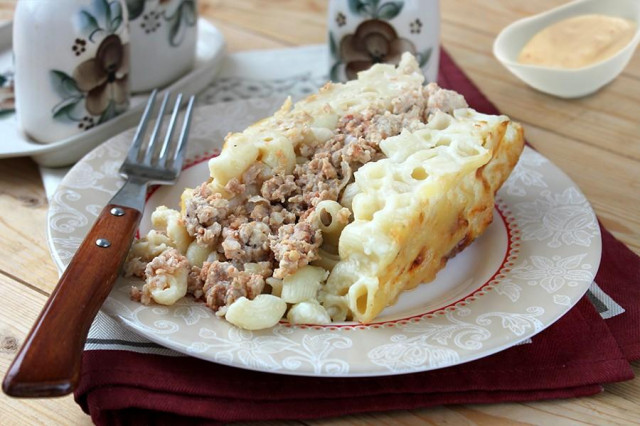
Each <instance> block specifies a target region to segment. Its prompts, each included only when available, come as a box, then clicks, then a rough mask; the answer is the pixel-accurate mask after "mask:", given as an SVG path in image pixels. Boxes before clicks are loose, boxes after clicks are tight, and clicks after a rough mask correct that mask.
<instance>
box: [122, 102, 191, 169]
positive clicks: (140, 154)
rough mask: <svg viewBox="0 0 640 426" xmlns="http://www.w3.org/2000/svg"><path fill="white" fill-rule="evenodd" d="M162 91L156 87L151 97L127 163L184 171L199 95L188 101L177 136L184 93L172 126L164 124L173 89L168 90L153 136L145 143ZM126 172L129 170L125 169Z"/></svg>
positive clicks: (176, 109)
mask: <svg viewBox="0 0 640 426" xmlns="http://www.w3.org/2000/svg"><path fill="white" fill-rule="evenodd" d="M157 94H158V91H157V89H156V90H154V91H153V92H152V93H151V95H150V96H149V100H148V102H147V106H146V107H145V110H144V113H143V115H142V118H141V120H140V124H139V125H138V128H137V130H136V133H135V136H134V138H133V144H132V145H131V149H130V150H129V154H128V155H127V159H126V161H125V164H123V169H124V168H125V166H134V165H137V166H142V167H144V168H160V169H165V170H166V171H168V170H170V171H171V172H173V173H175V174H176V176H177V173H179V172H180V168H181V166H182V161H183V158H184V150H185V147H186V143H185V142H186V139H187V136H188V134H189V127H190V122H191V115H192V110H193V104H194V101H195V97H194V96H191V97H190V98H189V101H188V105H187V109H186V112H185V114H184V119H183V122H182V130H181V131H180V135H179V137H178V138H174V136H173V134H174V133H175V129H176V127H177V122H178V118H179V115H180V106H181V104H182V98H183V95H182V93H179V94H178V95H177V96H176V99H175V103H174V107H173V111H172V113H171V119H170V120H169V124H168V126H166V127H165V126H163V122H164V116H165V112H166V109H167V104H168V103H169V98H170V97H171V92H169V91H168V90H167V91H166V92H165V94H164V97H163V99H162V102H161V104H160V109H159V110H158V113H157V114H156V119H155V124H154V126H153V130H152V132H151V136H150V137H149V139H148V140H147V141H146V143H145V136H146V133H147V127H148V125H149V122H150V121H151V116H152V114H153V109H154V106H155V102H156V97H157ZM163 130H164V141H163V142H162V143H159V142H158V141H159V139H160V138H161V133H162V132H163ZM123 171H124V172H125V173H126V170H123Z"/></svg>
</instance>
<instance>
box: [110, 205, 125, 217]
mask: <svg viewBox="0 0 640 426" xmlns="http://www.w3.org/2000/svg"><path fill="white" fill-rule="evenodd" d="M109 213H111V214H112V215H114V216H124V210H123V209H121V208H120V207H114V208H112V209H111V210H110V211H109Z"/></svg>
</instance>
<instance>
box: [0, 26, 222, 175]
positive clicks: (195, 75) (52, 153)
mask: <svg viewBox="0 0 640 426" xmlns="http://www.w3.org/2000/svg"><path fill="white" fill-rule="evenodd" d="M11 44H12V23H11V22H8V23H6V24H4V25H0V73H3V72H7V71H9V70H13V61H12V58H11ZM224 51H225V40H224V37H223V35H222V33H220V31H218V29H217V28H216V27H215V26H213V25H212V24H210V23H209V22H207V21H206V20H204V19H199V20H198V40H197V44H196V62H195V65H194V67H193V69H192V70H191V71H190V72H189V73H188V74H186V75H184V76H182V77H181V78H179V79H178V80H176V81H174V82H173V83H171V84H170V85H169V86H168V87H166V89H168V90H171V91H172V92H173V93H178V92H182V93H183V94H184V95H185V99H187V98H188V97H189V96H190V95H195V94H198V93H199V92H201V91H202V90H204V88H205V87H207V85H208V84H209V83H210V82H211V81H212V80H213V78H214V77H215V76H216V74H217V72H218V70H219V69H220V66H221V65H222V59H223V57H224ZM147 98H148V93H143V94H138V95H135V96H132V97H131V106H130V107H129V110H127V111H126V112H125V113H123V114H121V115H119V116H117V117H115V118H114V119H112V120H109V121H107V122H106V123H103V124H101V125H100V126H96V127H94V128H92V129H90V130H87V131H85V132H83V133H79V134H77V135H74V136H72V137H69V138H66V139H63V140H60V141H57V142H53V143H48V144H41V143H37V142H34V141H32V140H31V139H29V138H28V137H27V136H26V135H25V134H24V133H22V132H21V131H20V130H19V129H18V122H17V120H16V116H15V114H14V113H4V114H0V134H1V135H2V140H0V159H2V158H11V157H21V156H30V157H32V158H33V159H34V160H35V161H36V162H37V163H38V164H40V165H42V166H47V167H62V166H67V165H70V164H73V163H75V162H76V161H78V160H79V159H80V158H82V156H84V155H85V154H86V153H88V152H89V151H91V150H92V149H93V148H95V147H96V146H98V145H99V144H101V143H102V142H104V141H106V140H107V139H109V138H111V137H112V136H115V135H117V134H118V133H121V132H122V131H124V130H126V129H128V128H130V127H133V126H135V125H136V124H137V122H138V120H139V119H140V116H141V115H142V111H143V109H144V106H145V104H146V103H147Z"/></svg>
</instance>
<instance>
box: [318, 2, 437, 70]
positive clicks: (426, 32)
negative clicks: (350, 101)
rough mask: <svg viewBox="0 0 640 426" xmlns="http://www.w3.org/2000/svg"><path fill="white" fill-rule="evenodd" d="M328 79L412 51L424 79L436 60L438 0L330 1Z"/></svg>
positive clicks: (393, 60)
mask: <svg viewBox="0 0 640 426" xmlns="http://www.w3.org/2000/svg"><path fill="white" fill-rule="evenodd" d="M327 24H328V25H327V27H328V30H329V31H328V33H329V34H328V36H329V50H330V64H329V78H331V79H332V80H333V81H346V80H351V79H354V78H356V76H357V73H358V72H359V71H363V70H365V69H368V68H369V67H371V65H373V64H376V63H389V64H396V65H397V64H398V62H399V61H400V56H402V53H404V52H411V53H412V54H413V55H414V56H415V57H416V59H417V60H418V63H419V64H420V67H421V68H422V70H423V72H424V74H425V77H426V80H427V81H436V79H437V76H438V63H439V59H440V44H439V43H440V2H439V0H331V1H330V3H329V10H328V21H327Z"/></svg>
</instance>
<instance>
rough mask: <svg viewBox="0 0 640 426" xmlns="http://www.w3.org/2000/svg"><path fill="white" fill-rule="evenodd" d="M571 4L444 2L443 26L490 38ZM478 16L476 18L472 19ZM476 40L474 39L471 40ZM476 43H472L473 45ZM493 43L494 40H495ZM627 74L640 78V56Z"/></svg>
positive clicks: (558, 0)
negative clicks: (529, 18)
mask: <svg viewBox="0 0 640 426" xmlns="http://www.w3.org/2000/svg"><path fill="white" fill-rule="evenodd" d="M564 3H568V1H563V0H537V1H529V2H527V1H508V0H494V1H490V2H482V3H478V2H477V1H476V0H447V1H441V2H440V8H441V18H442V21H443V26H445V25H446V24H448V23H454V24H457V25H459V26H464V27H467V28H469V29H470V30H472V31H473V32H474V33H476V34H485V35H490V36H491V37H492V38H494V37H495V36H497V35H498V33H499V32H500V31H501V30H502V29H503V28H504V27H506V26H507V25H509V24H511V23H512V22H514V21H516V20H518V19H522V18H526V17H529V16H532V15H535V14H538V13H542V12H544V11H547V10H550V9H553V8H555V7H557V6H561V5H562V4H564ZM469 16H474V17H475V19H469ZM471 40H473V41H475V39H474V38H470V39H469V41H471ZM469 44H472V43H469ZM492 44H493V41H492ZM623 75H626V76H629V77H632V78H635V79H640V55H634V56H633V57H632V58H631V61H630V63H629V65H628V66H627V67H626V68H625V69H624V71H623Z"/></svg>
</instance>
